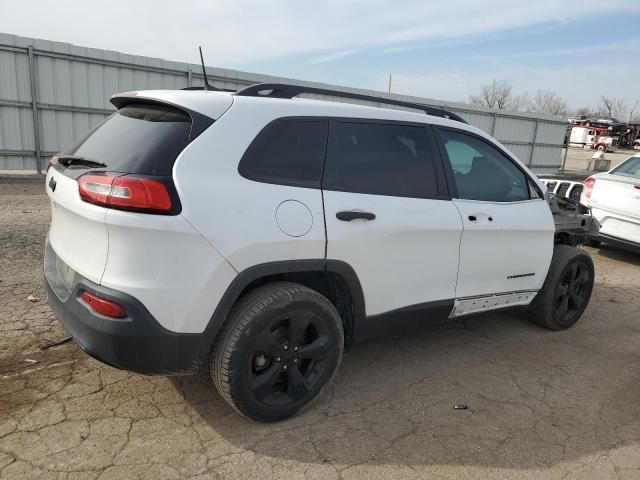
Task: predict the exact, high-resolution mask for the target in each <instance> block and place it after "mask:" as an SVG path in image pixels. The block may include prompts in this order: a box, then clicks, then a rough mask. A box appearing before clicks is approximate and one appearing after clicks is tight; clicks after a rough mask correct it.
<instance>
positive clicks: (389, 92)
mask: <svg viewBox="0 0 640 480" xmlns="http://www.w3.org/2000/svg"><path fill="white" fill-rule="evenodd" d="M389 93H391V74H389Z"/></svg>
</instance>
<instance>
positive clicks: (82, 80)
mask: <svg viewBox="0 0 640 480" xmlns="http://www.w3.org/2000/svg"><path fill="white" fill-rule="evenodd" d="M30 52H32V55H31V56H30ZM200 71H201V67H200V65H195V64H187V63H180V62H171V61H167V60H162V59H159V58H151V57H140V56H135V55H129V54H125V53H120V52H113V51H108V50H98V49H93V48H86V47H79V46H76V45H71V44H67V43H61V42H53V41H48V40H41V39H32V38H25V37H18V36H15V35H7V34H2V33H0V170H5V169H25V168H26V169H35V168H36V162H35V154H36V151H38V152H39V153H40V165H39V166H40V168H41V169H42V167H43V165H44V164H46V157H47V156H49V155H51V154H53V153H55V152H57V151H59V150H61V149H63V148H64V147H65V146H67V145H69V144H70V143H71V142H72V141H73V140H74V139H77V138H78V137H80V136H81V135H83V134H84V133H86V132H87V131H88V130H89V129H91V128H92V127H94V126H95V125H96V124H98V123H99V122H100V121H102V120H103V119H104V118H105V117H106V116H107V115H109V113H110V112H112V111H113V106H112V105H111V104H110V103H109V98H110V97H111V95H113V94H114V93H117V92H123V91H128V90H143V89H178V88H183V87H186V86H190V85H191V86H195V85H202V83H203V78H202V75H201V73H200ZM207 75H208V76H209V77H210V78H209V81H210V82H211V83H212V84H213V85H215V86H216V87H219V88H224V89H227V90H237V89H239V88H242V87H244V86H247V85H251V84H254V83H261V82H276V83H295V84H301V85H308V86H315V87H319V88H332V89H336V90H342V91H347V92H354V93H362V94H365V95H373V96H378V97H382V98H394V99H397V100H402V101H407V102H418V103H423V104H427V105H433V106H439V107H442V108H445V109H448V110H451V111H452V112H455V113H458V114H459V115H461V116H462V117H464V118H465V119H466V120H467V121H468V122H469V123H471V124H472V125H475V126H477V127H478V128H480V129H482V130H484V131H485V132H487V133H489V134H491V135H493V136H494V137H496V138H497V139H498V140H500V141H501V142H503V143H504V144H505V146H506V147H507V148H509V149H510V150H511V151H512V152H513V153H514V154H515V155H517V156H518V157H519V158H520V159H521V160H522V161H523V162H524V163H526V164H528V165H531V166H532V168H533V169H534V170H538V169H540V168H543V169H545V170H548V169H550V168H551V169H557V168H558V167H559V166H560V163H561V151H562V142H563V140H564V132H565V126H566V122H564V121H563V120H562V119H557V118H551V117H544V116H536V115H529V114H522V113H512V112H504V111H502V110H494V109H490V108H484V107H478V106H474V105H467V104H462V103H455V102H443V101H441V100H436V99H431V98H420V97H412V96H406V95H396V94H388V93H384V92H375V91H370V90H359V89H355V88H347V87H337V86H332V85H325V84H320V83H315V82H304V81H299V80H292V79H287V78H277V77H272V76H268V75H258V74H254V73H249V72H241V71H237V70H227V69H221V68H211V67H207ZM32 78H33V85H32V84H31V79H32ZM32 90H34V91H35V97H34V98H32V94H31V92H32ZM310 97H311V98H323V99H330V100H334V101H339V102H351V103H359V104H364V105H373V106H382V107H384V108H395V107H389V106H385V105H382V104H379V103H375V102H374V103H372V102H362V101H353V100H348V99H344V98H339V97H328V98H327V97H326V96H321V97H318V96H315V95H311V96H310ZM34 124H36V125H37V130H35V129H34ZM36 139H37V141H36Z"/></svg>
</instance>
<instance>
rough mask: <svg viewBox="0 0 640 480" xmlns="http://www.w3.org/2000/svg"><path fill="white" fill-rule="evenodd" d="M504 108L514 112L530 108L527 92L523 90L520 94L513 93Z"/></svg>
mask: <svg viewBox="0 0 640 480" xmlns="http://www.w3.org/2000/svg"><path fill="white" fill-rule="evenodd" d="M506 108H508V109H509V110H512V111H514V112H523V111H529V110H530V109H531V99H530V98H529V94H528V93H526V92H525V93H523V94H522V95H514V96H513V98H512V99H511V103H510V104H509V106H508V107H506Z"/></svg>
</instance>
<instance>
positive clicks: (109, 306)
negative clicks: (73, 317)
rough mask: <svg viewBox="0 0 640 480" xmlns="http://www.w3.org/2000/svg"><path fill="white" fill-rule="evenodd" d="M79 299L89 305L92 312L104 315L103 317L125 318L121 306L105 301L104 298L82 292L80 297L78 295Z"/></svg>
mask: <svg viewBox="0 0 640 480" xmlns="http://www.w3.org/2000/svg"><path fill="white" fill-rule="evenodd" d="M80 298H82V300H83V301H84V302H85V303H86V304H87V305H89V306H90V307H91V309H92V310H93V311H94V312H96V313H99V314H100V315H104V316H105V317H111V318H124V317H126V316H127V314H126V313H125V311H124V308H122V305H120V304H118V303H116V302H112V301H111V300H107V299H106V298H100V297H98V296H97V295H94V294H93V293H89V292H87V291H84V292H82V295H80Z"/></svg>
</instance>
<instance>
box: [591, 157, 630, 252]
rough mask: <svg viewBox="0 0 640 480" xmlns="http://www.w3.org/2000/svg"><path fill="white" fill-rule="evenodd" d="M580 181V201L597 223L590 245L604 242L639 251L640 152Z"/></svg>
mask: <svg viewBox="0 0 640 480" xmlns="http://www.w3.org/2000/svg"><path fill="white" fill-rule="evenodd" d="M583 183H584V188H583V190H582V196H581V197H582V198H581V202H582V203H583V204H585V205H587V206H589V207H591V213H592V215H593V216H594V217H595V218H596V219H597V220H598V222H600V233H599V234H598V235H597V236H596V237H593V238H592V239H591V243H592V244H593V246H597V245H598V244H599V243H600V242H605V243H611V244H613V245H618V246H621V247H625V248H628V249H632V250H636V251H638V250H640V154H636V155H633V156H632V157H629V158H628V159H626V160H625V161H624V162H622V163H621V164H620V165H618V166H617V167H615V168H613V169H611V170H609V171H608V172H604V173H598V174H596V175H592V176H590V177H589V178H587V179H586V180H585V181H584V182H583Z"/></svg>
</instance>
